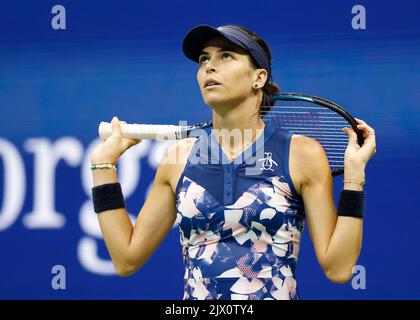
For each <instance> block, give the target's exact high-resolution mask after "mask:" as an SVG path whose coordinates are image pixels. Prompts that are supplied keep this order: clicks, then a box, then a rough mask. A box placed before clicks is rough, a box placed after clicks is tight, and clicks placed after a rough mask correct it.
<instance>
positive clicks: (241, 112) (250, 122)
mask: <svg viewBox="0 0 420 320" xmlns="http://www.w3.org/2000/svg"><path fill="white" fill-rule="evenodd" d="M258 100H259V99H246V100H245V101H243V102H241V103H237V104H235V105H234V106H232V105H231V106H226V105H225V106H220V105H219V106H213V129H215V130H214V136H215V138H216V139H217V141H218V142H219V145H220V146H221V148H222V149H223V150H224V152H225V154H226V155H227V156H228V157H229V158H230V159H233V158H235V157H236V156H237V155H238V154H240V153H241V152H242V151H243V150H245V149H246V148H247V146H249V145H250V144H252V143H253V142H254V141H255V140H256V139H257V138H258V137H259V135H260V134H262V130H263V129H264V127H265V123H264V121H263V120H262V119H261V117H260V115H259V103H260V102H259V101H258Z"/></svg>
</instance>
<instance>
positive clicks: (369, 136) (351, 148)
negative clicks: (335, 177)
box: [343, 118, 376, 168]
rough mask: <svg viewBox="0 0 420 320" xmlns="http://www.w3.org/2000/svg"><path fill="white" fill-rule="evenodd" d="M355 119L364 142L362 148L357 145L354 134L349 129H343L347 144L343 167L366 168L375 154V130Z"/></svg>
mask: <svg viewBox="0 0 420 320" xmlns="http://www.w3.org/2000/svg"><path fill="white" fill-rule="evenodd" d="M355 119H356V122H357V128H358V129H359V130H361V131H362V132H363V136H364V138H365V141H364V143H363V145H362V146H359V144H358V143H357V135H356V132H355V131H354V130H353V128H351V127H346V128H343V131H344V132H345V133H346V134H347V137H348V139H349V144H348V146H347V149H346V153H345V155H344V167H346V165H347V166H361V167H362V168H364V167H366V164H367V163H368V161H369V160H370V158H372V157H373V156H374V155H375V154H376V139H375V130H374V129H373V128H372V127H370V126H369V125H368V124H367V123H366V122H364V121H363V120H360V119H357V118H355Z"/></svg>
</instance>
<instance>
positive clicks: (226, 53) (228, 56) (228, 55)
mask: <svg viewBox="0 0 420 320" xmlns="http://www.w3.org/2000/svg"><path fill="white" fill-rule="evenodd" d="M222 58H223V59H226V58H232V55H231V54H230V53H229V52H223V54H222Z"/></svg>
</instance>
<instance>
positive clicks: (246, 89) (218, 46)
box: [197, 37, 256, 107]
mask: <svg viewBox="0 0 420 320" xmlns="http://www.w3.org/2000/svg"><path fill="white" fill-rule="evenodd" d="M255 71H256V69H255V68H254V67H253V65H252V62H251V58H250V56H249V55H248V54H246V53H245V51H244V50H242V49H241V48H239V47H237V46H235V45H234V44H232V43H230V42H229V41H227V40H226V39H224V38H223V37H216V38H213V39H211V40H209V41H208V42H207V43H206V44H205V45H204V48H203V50H202V52H201V54H200V56H199V69H198V72H197V81H198V84H199V86H200V90H201V94H202V96H203V99H204V101H205V103H206V104H207V105H209V106H212V107H215V106H225V105H232V104H237V103H240V102H241V101H243V100H245V99H246V98H248V97H250V96H251V95H252V90H253V89H252V86H253V84H254V77H255V74H254V73H255Z"/></svg>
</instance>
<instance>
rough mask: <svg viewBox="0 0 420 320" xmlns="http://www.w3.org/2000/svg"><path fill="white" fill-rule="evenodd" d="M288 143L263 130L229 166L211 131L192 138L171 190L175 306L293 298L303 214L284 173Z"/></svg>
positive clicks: (283, 133) (286, 137) (280, 132)
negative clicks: (178, 276) (179, 287)
mask: <svg viewBox="0 0 420 320" xmlns="http://www.w3.org/2000/svg"><path fill="white" fill-rule="evenodd" d="M291 137H292V133H291V132H289V131H287V130H284V129H280V128H275V127H272V126H269V125H268V124H266V125H265V128H264V129H263V133H262V134H260V136H259V137H258V138H257V139H256V141H255V142H254V143H253V144H252V145H250V146H249V147H248V148H247V149H245V151H244V152H243V153H242V154H241V155H240V156H238V157H237V158H236V159H234V160H233V161H232V162H230V160H228V158H227V157H226V155H225V154H224V152H223V150H222V148H221V147H220V145H219V144H218V142H217V140H216V138H215V135H214V133H213V132H212V131H207V132H206V134H201V135H199V136H198V137H197V139H196V140H195V142H194V145H193V147H192V149H191V152H190V154H189V157H188V160H187V163H186V165H185V167H184V170H183V172H182V174H181V177H180V179H179V181H178V184H177V186H176V190H175V197H176V210H177V222H178V226H179V230H180V242H181V246H182V256H183V263H184V265H185V275H184V296H183V299H185V300H189V299H194V300H196V299H199V300H203V299H206V300H208V299H221V300H237V299H239V300H247V299H249V300H255V299H257V300H262V299H275V300H280V299H282V300H283V299H299V294H298V289H297V282H296V279H295V270H296V262H297V257H298V253H299V245H300V239H301V235H302V232H303V228H304V219H305V214H304V207H303V202H302V198H301V196H300V195H299V194H298V193H297V191H296V190H295V188H294V186H293V183H292V181H291V178H290V173H289V150H290V141H291Z"/></svg>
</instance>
